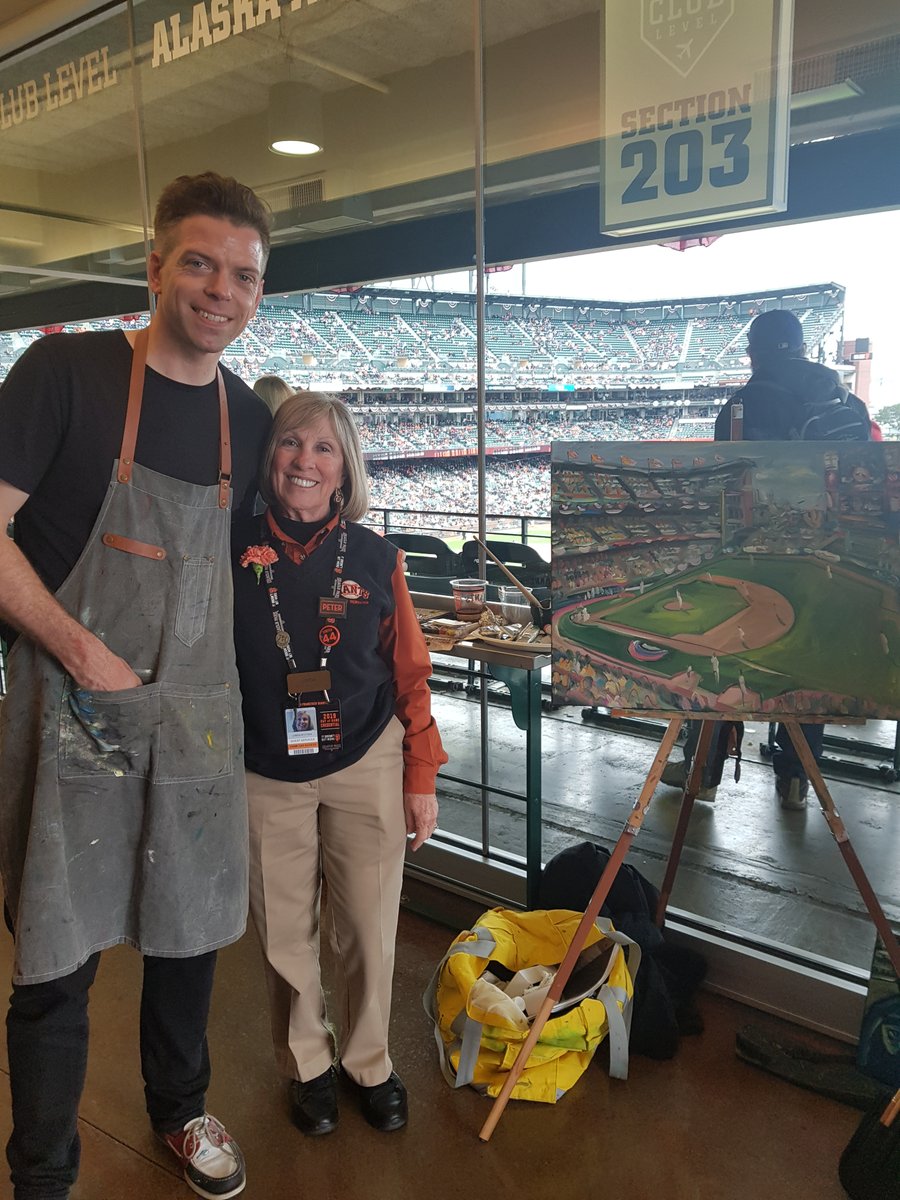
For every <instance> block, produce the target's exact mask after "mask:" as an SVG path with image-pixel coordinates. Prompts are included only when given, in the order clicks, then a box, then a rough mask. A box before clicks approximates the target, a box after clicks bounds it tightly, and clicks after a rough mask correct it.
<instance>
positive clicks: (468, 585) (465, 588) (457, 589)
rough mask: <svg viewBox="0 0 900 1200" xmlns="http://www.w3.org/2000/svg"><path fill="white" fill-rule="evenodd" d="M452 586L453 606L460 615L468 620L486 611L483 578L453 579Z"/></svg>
mask: <svg viewBox="0 0 900 1200" xmlns="http://www.w3.org/2000/svg"><path fill="white" fill-rule="evenodd" d="M450 586H451V587H452V588H453V607H454V608H455V609H456V615H457V616H458V617H460V618H462V619H464V620H467V619H469V618H471V617H478V616H480V615H481V613H483V612H484V594H485V583H484V580H483V579H451V580H450Z"/></svg>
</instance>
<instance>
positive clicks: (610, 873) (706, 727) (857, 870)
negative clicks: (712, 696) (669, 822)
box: [478, 712, 900, 1142]
mask: <svg viewBox="0 0 900 1200" xmlns="http://www.w3.org/2000/svg"><path fill="white" fill-rule="evenodd" d="M613 715H615V716H628V715H631V714H629V713H623V712H616V713H614V714H613ZM642 715H643V716H655V717H664V718H666V719H667V720H668V722H669V724H668V726H667V728H666V731H665V733H664V734H663V738H662V741H661V742H660V744H659V748H658V749H657V751H656V756H655V758H654V759H653V762H652V764H651V766H650V770H649V771H648V772H647V778H646V780H645V781H644V785H643V787H642V788H641V792H640V795H639V796H638V798H637V800H636V801H635V804H634V808H633V809H632V811H631V813H630V815H629V817H628V819H627V821H626V822H625V827H624V829H623V830H622V832H621V834H620V835H619V839H618V841H617V842H616V844H615V847H614V848H613V851H612V853H611V854H610V857H609V862H608V863H607V865H606V869H605V870H604V872H603V874H602V875H601V876H600V879H599V881H598V883H597V886H596V888H595V889H594V894H593V895H592V896H591V899H590V902H589V903H588V906H587V908H586V909H585V911H584V915H583V917H582V918H581V921H580V923H579V925H578V928H577V929H576V930H575V934H574V936H573V938H572V941H571V944H570V945H569V948H568V950H567V951H566V956H565V958H564V959H563V961H562V962H561V963H560V966H559V969H558V970H557V972H556V975H555V977H554V980H553V983H552V984H551V986H550V990H549V991H548V993H547V995H546V997H545V999H544V1003H543V1004H542V1005H541V1008H540V1010H539V1012H538V1014H537V1016H536V1017H535V1018H534V1021H533V1022H532V1024H531V1029H530V1030H529V1033H528V1037H527V1038H526V1039H525V1041H524V1042H523V1043H522V1047H521V1049H520V1050H519V1053H518V1055H517V1057H516V1060H515V1062H514V1063H513V1064H512V1067H511V1068H510V1070H509V1074H508V1075H507V1077H506V1080H505V1082H504V1084H503V1087H502V1089H501V1091H500V1093H499V1095H498V1096H497V1098H496V1100H495V1101H494V1103H493V1106H492V1108H491V1111H490V1112H489V1113H488V1116H487V1120H486V1121H485V1122H484V1125H482V1127H481V1130H480V1132H479V1134H478V1136H479V1138H480V1139H481V1141H483V1142H487V1141H489V1140H490V1137H491V1134H492V1133H493V1132H494V1130H495V1129H496V1127H497V1125H498V1123H499V1121H500V1118H501V1117H502V1115H503V1110H504V1109H505V1108H506V1105H507V1102H508V1101H509V1098H510V1096H511V1095H512V1091H513V1088H514V1087H515V1086H516V1083H517V1081H518V1079H519V1076H520V1075H521V1074H522V1071H523V1070H524V1068H525V1064H526V1063H527V1062H528V1059H529V1057H530V1056H531V1052H532V1050H533V1049H534V1047H535V1046H536V1045H537V1041H538V1038H539V1037H540V1036H541V1031H542V1030H543V1028H544V1026H545V1025H546V1023H547V1020H548V1019H549V1017H550V1013H551V1010H552V1009H553V1006H554V1005H555V1004H556V1003H557V1001H558V1000H559V999H560V997H561V996H562V992H563V988H564V987H565V985H566V983H567V981H568V979H569V976H570V975H571V973H572V969H573V967H574V965H575V961H576V959H577V958H578V955H579V954H580V953H581V951H582V950H583V949H584V944H585V941H586V940H587V936H588V932H589V930H590V928H591V926H592V925H593V924H594V921H595V920H596V918H597V915H598V913H599V912H600V909H601V908H602V907H603V903H604V901H605V900H606V898H607V896H608V895H609V892H610V889H611V888H612V885H613V882H614V880H615V878H616V875H617V874H618V871H619V867H620V866H621V865H622V862H623V861H624V859H625V856H626V855H627V853H628V851H629V850H630V849H631V845H632V842H633V840H634V837H635V835H636V834H637V833H638V831H639V829H640V828H641V825H642V824H643V821H644V817H645V815H646V812H647V809H648V808H649V806H650V800H651V798H652V796H653V793H654V792H655V791H656V787H657V785H658V783H659V780H660V776H661V775H662V772H663V768H664V767H665V765H666V763H667V761H668V758H669V754H670V752H671V750H672V747H673V746H674V745H675V742H676V740H677V738H678V734H679V732H680V730H681V727H682V725H683V724H684V720H685V718H684V717H683V716H680V715H678V716H676V715H674V714H672V713H660V712H656V713H642ZM735 715H740V716H741V718H742V719H743V720H748V721H752V720H769V716H764V717H755V716H753V715H750V714H735ZM721 716H722V714H715V713H697V714H693V713H692V714H691V719H692V720H693V719H697V720H702V722H703V728H702V729H701V731H700V740H699V741H698V743H697V750H696V753H695V754H694V761H693V764H692V766H691V771H690V774H689V776H688V780H687V783H686V784H685V788H684V793H683V796H682V801H681V811H680V813H679V816H678V823H677V826H676V829H675V834H674V836H673V839H672V847H671V850H670V851H669V858H668V861H667V863H666V872H665V877H664V880H663V885H662V888H661V889H660V899H659V907H658V908H657V912H656V921H657V924H658V925H662V924H663V922H664V921H665V915H666V908H667V907H668V901H669V896H670V895H671V892H672V885H673V884H674V881H675V874H676V872H677V870H678V863H679V860H680V858H681V850H682V847H683V845H684V839H685V835H686V833H687V827H688V822H689V820H690V816H691V811H692V809H693V807H694V800H695V799H696V796H697V793H698V791H699V790H700V785H701V782H702V779H703V768H704V766H705V765H706V759H707V757H708V755H709V748H710V743H711V741H712V730H713V724H714V722H715V721H716V720H717V719H721ZM826 720H827V718H818V717H806V718H804V721H805V722H806V723H807V724H813V723H819V722H820V721H821V722H823V723H824V722H825V721H826ZM783 724H784V725H785V727H786V728H787V730H788V732H789V733H790V736H791V741H792V742H793V743H794V748H795V749H796V751H797V757H798V758H799V759H800V762H801V763H802V764H803V769H804V771H805V772H806V774H807V776H808V777H809V780H810V783H812V785H813V789H814V790H815V793H816V796H817V797H818V798H819V804H820V805H821V808H822V814H823V816H824V817H825V820H826V821H827V822H828V827H829V829H830V830H831V833H832V835H833V837H834V840H835V841H836V842H837V844H838V848H839V849H840V851H841V854H842V855H843V856H844V861H845V862H846V863H847V866H848V868H849V870H850V874H851V875H852V876H853V882H854V883H855V884H856V886H857V889H858V891H859V894H860V896H861V897H862V900H863V903H864V904H865V906H866V908H867V909H868V911H869V915H870V916H871V918H872V921H873V922H874V924H875V927H876V929H877V930H878V932H879V933H880V934H881V937H882V940H883V941H884V945H885V948H886V950H887V953H888V957H889V958H890V960H891V963H892V964H893V966H894V970H895V971H897V973H898V975H900V944H898V942H897V939H896V938H895V937H894V933H893V930H892V929H891V927H890V925H889V924H888V921H887V918H886V917H885V915H884V910H883V909H882V907H881V904H880V903H879V901H878V898H877V896H876V895H875V892H874V891H873V889H872V885H871V884H870V883H869V880H868V878H867V876H866V873H865V871H864V870H863V868H862V864H861V863H860V861H859V859H858V858H857V856H856V851H855V850H854V849H853V847H852V845H851V844H850V838H849V836H848V834H847V830H846V828H845V827H844V823H843V821H842V820H841V818H840V815H839V814H838V811H837V809H836V808H835V806H834V801H833V800H832V798H831V794H830V793H829V791H828V788H827V787H826V786H825V780H824V779H823V778H822V773H821V771H820V770H819V764H818V763H817V762H816V760H815V758H814V756H813V753H812V751H811V750H810V748H809V743H808V742H807V740H806V737H805V735H804V733H803V730H802V729H801V728H800V722H799V721H798V720H797V719H796V718H793V717H792V718H783Z"/></svg>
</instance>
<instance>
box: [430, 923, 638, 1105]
mask: <svg viewBox="0 0 900 1200" xmlns="http://www.w3.org/2000/svg"><path fill="white" fill-rule="evenodd" d="M581 917H582V914H581V913H576V912H570V911H568V910H566V909H552V910H546V911H545V910H537V911H533V912H515V911H513V910H511V909H504V908H495V909H492V910H491V911H490V912H486V913H484V914H483V915H482V916H481V917H480V918H479V920H478V923H477V924H476V925H475V926H473V928H472V929H469V930H466V931H465V932H463V933H461V934H460V935H459V936H458V937H457V938H456V939H455V941H454V942H453V944H452V945H451V946H450V949H449V950H448V951H447V953H446V955H445V956H444V958H443V960H442V961H441V963H440V965H439V966H438V968H437V970H436V972H435V974H434V978H433V979H432V981H431V984H430V985H429V987H428V990H427V991H426V993H425V996H424V1004H425V1011H426V1012H427V1013H428V1014H429V1016H431V1018H432V1019H433V1021H434V1030H435V1041H436V1042H437V1046H438V1053H439V1056H440V1062H441V1069H442V1071H443V1073H444V1077H445V1079H446V1080H447V1082H448V1083H449V1084H450V1085H451V1086H452V1087H464V1086H465V1085H467V1084H471V1085H472V1086H473V1087H475V1088H477V1089H479V1090H480V1091H483V1092H486V1093H487V1095H489V1096H496V1095H497V1094H498V1093H499V1091H500V1089H501V1088H502V1086H503V1083H504V1081H505V1078H506V1074H507V1072H508V1071H509V1069H510V1067H511V1066H512V1064H513V1062H515V1060H516V1057H517V1055H518V1053H519V1048H520V1046H521V1045H522V1043H523V1042H524V1041H525V1038H526V1037H527V1036H528V1029H529V1022H528V1020H527V1018H525V1017H524V1015H523V1014H521V1013H517V1012H515V1011H514V1010H513V1008H511V1007H510V1004H509V1003H507V998H506V997H505V996H498V995H497V989H496V988H494V987H492V986H490V985H487V986H485V985H484V981H482V976H483V975H484V973H485V970H486V968H487V966H488V963H489V962H494V963H500V964H501V965H502V966H503V967H505V968H506V969H507V970H508V971H512V972H519V971H523V970H526V969H527V968H534V967H538V966H545V967H555V966H557V965H558V964H559V963H560V962H562V960H563V958H564V957H565V954H566V951H567V950H568V948H569V944H570V943H571V941H572V938H573V936H574V934H575V931H576V929H577V928H578V925H579V922H580V921H581ZM604 939H605V941H606V943H609V945H601V943H603V942H604ZM585 946H586V948H587V947H597V948H598V949H602V950H604V951H608V954H607V956H606V960H605V963H606V965H605V969H604V974H603V977H602V979H601V980H600V981H599V982H598V983H597V984H596V985H595V988H594V994H593V995H591V996H588V997H587V998H585V999H582V1000H581V1001H580V1002H579V1003H577V1004H573V1005H572V1006H571V1007H569V1008H567V1009H566V1010H565V1011H560V1012H559V1014H558V1015H555V1016H551V1017H550V1018H549V1020H548V1021H547V1023H546V1024H545V1025H544V1028H543V1029H542V1031H541V1036H540V1038H539V1039H538V1042H537V1044H536V1045H535V1047H534V1050H533V1051H532V1053H531V1055H530V1056H529V1059H528V1062H527V1064H526V1066H525V1068H524V1070H523V1072H522V1074H521V1075H520V1076H519V1079H518V1080H517V1082H516V1086H515V1087H514V1088H513V1091H512V1095H513V1097H514V1098H515V1099H518V1100H539V1101H543V1102H545V1103H549V1104H554V1103H555V1102H556V1101H557V1100H558V1099H559V1097H560V1096H562V1095H564V1094H565V1093H566V1092H567V1091H568V1090H569V1088H570V1087H571V1086H572V1085H573V1084H574V1083H575V1081H576V1080H577V1079H579V1078H580V1076H581V1074H582V1073H583V1072H584V1071H585V1070H586V1068H587V1066H588V1064H589V1063H590V1061H591V1059H592V1058H593V1056H594V1053H595V1051H596V1049H597V1047H598V1046H599V1045H600V1043H601V1042H602V1041H603V1040H604V1039H605V1038H608V1039H609V1051H610V1074H611V1075H612V1076H614V1077H615V1078H618V1079H625V1078H626V1077H627V1075H628V1032H629V1029H630V1024H631V1001H632V995H633V984H632V980H633V977H634V975H635V974H636V973H637V969H638V966H639V965H640V956H641V951H640V947H639V946H637V945H636V944H635V943H634V942H632V941H631V939H630V938H627V937H625V936H624V934H621V933H618V932H617V931H616V930H614V929H613V927H612V924H611V923H610V922H609V921H608V920H606V919H605V918H603V917H598V918H597V921H596V923H595V926H594V928H592V929H591V930H590V931H589V934H588V938H587V940H586V942H585ZM573 979H574V973H573Z"/></svg>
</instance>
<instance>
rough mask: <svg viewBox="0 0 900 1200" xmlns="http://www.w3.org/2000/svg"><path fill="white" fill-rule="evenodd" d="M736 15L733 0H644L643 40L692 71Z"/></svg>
mask: <svg viewBox="0 0 900 1200" xmlns="http://www.w3.org/2000/svg"><path fill="white" fill-rule="evenodd" d="M733 16H734V0H641V41H643V42H646V43H647V45H648V46H649V47H650V49H651V50H655V51H656V53H657V54H658V55H659V56H660V58H662V59H665V61H666V62H667V63H668V64H669V66H670V67H674V68H675V70H676V71H677V72H678V74H679V75H681V76H682V77H685V76H687V75H689V74H690V72H691V71H692V70H693V69H694V67H695V66H696V65H697V63H698V62H699V61H700V59H701V58H702V57H703V55H704V54H705V53H706V51H707V50H708V49H709V48H710V46H711V45H712V44H713V42H714V41H715V39H716V38H717V37H718V36H719V34H720V33H721V32H722V30H723V29H724V28H725V26H726V25H727V24H728V22H729V21H730V20H731V18H732V17H733Z"/></svg>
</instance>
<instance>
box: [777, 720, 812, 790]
mask: <svg viewBox="0 0 900 1200" xmlns="http://www.w3.org/2000/svg"><path fill="white" fill-rule="evenodd" d="M800 728H801V729H802V730H803V732H804V734H805V735H806V740H807V742H808V743H809V748H810V750H812V752H813V758H814V759H815V760H816V762H818V761H819V760H820V759H821V757H822V742H823V740H824V738H825V726H824V725H801V726H800ZM772 768H773V770H774V771H775V774H776V775H778V776H779V777H780V778H782V779H804V780H805V779H806V772H805V771H804V770H803V764H802V763H801V761H800V759H799V758H798V757H797V751H796V750H795V749H794V743H793V742H792V741H791V735H790V734H789V733H788V731H787V729H785V727H784V726H783V725H779V726H778V728H777V729H776V730H775V749H774V750H773V751H772Z"/></svg>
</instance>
